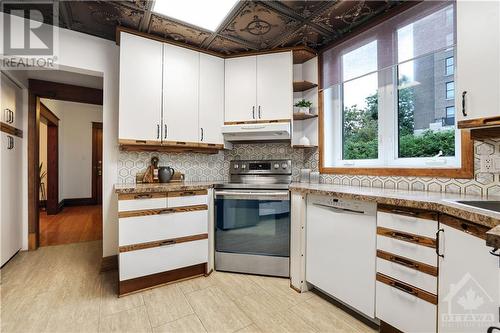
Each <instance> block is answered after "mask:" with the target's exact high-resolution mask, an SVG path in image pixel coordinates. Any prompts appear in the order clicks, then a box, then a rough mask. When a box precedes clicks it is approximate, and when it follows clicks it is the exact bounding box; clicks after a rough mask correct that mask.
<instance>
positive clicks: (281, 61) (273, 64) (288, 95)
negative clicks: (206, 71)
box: [224, 52, 293, 122]
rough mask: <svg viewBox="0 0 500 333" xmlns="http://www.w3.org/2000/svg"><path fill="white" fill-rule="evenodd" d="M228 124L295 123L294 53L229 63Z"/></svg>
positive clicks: (226, 118)
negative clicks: (248, 122) (292, 121)
mask: <svg viewBox="0 0 500 333" xmlns="http://www.w3.org/2000/svg"><path fill="white" fill-rule="evenodd" d="M225 85H226V89H225V91H226V93H225V119H224V120H225V121H226V122H229V121H253V120H276V119H291V117H292V111H293V105H292V104H293V60H292V52H280V53H273V54H265V55H258V56H248V57H240V58H232V59H227V60H226V82H225Z"/></svg>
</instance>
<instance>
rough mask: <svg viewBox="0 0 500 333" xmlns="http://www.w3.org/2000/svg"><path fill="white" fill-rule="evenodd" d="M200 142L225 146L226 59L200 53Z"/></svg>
mask: <svg viewBox="0 0 500 333" xmlns="http://www.w3.org/2000/svg"><path fill="white" fill-rule="evenodd" d="M199 119H200V138H199V140H200V142H202V143H216V144H223V143H224V140H223V138H222V132H221V127H222V125H224V59H222V58H218V57H214V56H211V55H208V54H204V53H200V110H199Z"/></svg>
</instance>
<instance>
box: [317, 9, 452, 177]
mask: <svg viewBox="0 0 500 333" xmlns="http://www.w3.org/2000/svg"><path fill="white" fill-rule="evenodd" d="M404 14H405V15H401V14H400V15H399V16H396V17H394V18H392V19H391V20H389V21H386V22H384V23H382V24H381V25H379V26H378V27H375V28H373V29H372V30H369V31H367V32H364V33H363V34H360V35H358V36H356V37H354V38H353V39H351V40H348V41H346V42H344V43H343V44H340V45H338V46H335V47H333V48H332V49H330V50H327V51H325V52H324V53H323V58H322V61H323V63H322V72H323V82H322V84H323V114H322V126H323V138H322V142H321V146H322V150H321V153H322V157H323V158H322V166H321V167H322V168H323V169H328V168H342V170H343V171H345V168H347V169H349V168H351V169H355V168H365V169H364V170H366V167H369V168H372V167H392V168H398V167H399V168H401V167H406V168H429V169H430V168H432V169H434V168H440V167H442V168H450V167H453V168H454V167H459V166H460V165H461V151H460V149H456V147H460V139H461V138H460V136H459V135H456V134H457V133H458V132H457V129H456V126H455V105H454V96H455V82H454V69H455V68H454V66H455V63H454V52H455V51H454V47H455V40H454V36H455V33H454V24H449V22H450V18H453V17H454V5H453V4H450V3H443V2H424V3H422V4H419V5H417V6H415V7H413V8H412V9H410V10H408V11H407V12H404ZM445 22H446V24H445ZM451 22H452V23H453V20H451ZM450 36H452V40H451V43H450Z"/></svg>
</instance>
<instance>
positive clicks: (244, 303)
mask: <svg viewBox="0 0 500 333" xmlns="http://www.w3.org/2000/svg"><path fill="white" fill-rule="evenodd" d="M100 254H101V242H100V241H94V242H85V243H77V244H69V245H60V246H49V247H44V248H40V249H39V250H37V251H35V252H29V253H27V252H23V253H20V254H19V255H18V256H17V257H15V258H14V259H13V260H12V261H11V262H9V263H8V264H7V265H6V266H5V267H4V268H3V269H2V270H1V288H0V292H1V307H0V311H1V331H2V332H4V333H7V332H374V331H373V330H372V329H371V328H369V327H368V326H366V325H364V324H363V323H361V322H360V321H358V320H356V319H354V318H353V317H351V316H350V315H348V314H347V313H345V312H344V311H342V310H340V309H339V308H337V307H335V306H334V305H332V304H331V303H329V302H327V301H325V300H324V299H322V298H321V297H319V296H318V295H316V294H315V293H313V292H308V293H304V294H299V293H297V292H295V291H294V290H292V289H290V288H289V285H288V280H287V279H279V278H270V277H261V276H251V275H242V274H230V273H221V272H214V273H213V274H211V275H210V276H209V277H207V278H204V277H202V278H197V279H192V280H188V281H184V282H180V283H176V284H171V285H167V286H164V287H160V288H156V289H152V290H149V291H144V292H141V293H137V294H133V295H129V296H126V297H122V298H117V296H116V288H117V285H116V284H117V272H108V273H99V259H100ZM28 283H29V285H27V284H28Z"/></svg>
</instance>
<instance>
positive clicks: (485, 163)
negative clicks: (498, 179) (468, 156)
mask: <svg viewBox="0 0 500 333" xmlns="http://www.w3.org/2000/svg"><path fill="white" fill-rule="evenodd" d="M481 172H493V157H492V156H485V157H481Z"/></svg>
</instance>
